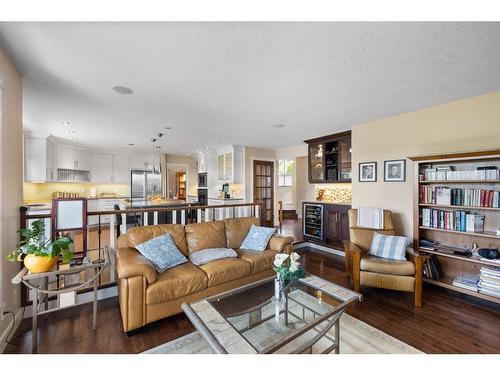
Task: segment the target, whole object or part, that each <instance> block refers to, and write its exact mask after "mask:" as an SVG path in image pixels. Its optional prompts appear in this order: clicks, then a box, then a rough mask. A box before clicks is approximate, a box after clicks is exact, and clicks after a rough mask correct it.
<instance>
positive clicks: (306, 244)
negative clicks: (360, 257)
mask: <svg viewBox="0 0 500 375" xmlns="http://www.w3.org/2000/svg"><path fill="white" fill-rule="evenodd" d="M303 247H312V248H314V249H317V250H321V251H324V252H326V253H330V254H334V255H338V256H341V257H343V256H345V253H344V252H343V251H340V250H336V249H332V248H331V247H326V246H322V245H319V244H316V243H313V242H301V243H298V244H296V245H293V248H294V249H301V248H303Z"/></svg>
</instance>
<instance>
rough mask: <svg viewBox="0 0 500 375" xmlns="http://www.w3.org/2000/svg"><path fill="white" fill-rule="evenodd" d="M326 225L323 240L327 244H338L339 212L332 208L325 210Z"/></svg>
mask: <svg viewBox="0 0 500 375" xmlns="http://www.w3.org/2000/svg"><path fill="white" fill-rule="evenodd" d="M325 216H326V218H325V219H326V220H325V221H326V225H325V238H326V240H327V241H328V242H339V240H340V226H339V212H338V211H337V210H335V209H332V207H328V208H327V210H326V215H325Z"/></svg>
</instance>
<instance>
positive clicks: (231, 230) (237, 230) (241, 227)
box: [224, 217, 259, 249]
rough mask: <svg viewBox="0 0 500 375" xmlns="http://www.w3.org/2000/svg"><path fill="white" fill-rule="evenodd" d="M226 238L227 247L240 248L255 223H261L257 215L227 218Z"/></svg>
mask: <svg viewBox="0 0 500 375" xmlns="http://www.w3.org/2000/svg"><path fill="white" fill-rule="evenodd" d="M224 222H225V223H226V239H227V247H229V248H230V249H238V248H239V247H240V246H241V243H242V242H243V240H244V239H245V237H246V236H247V234H248V231H249V230H250V227H251V226H252V224H253V225H259V219H258V218H256V217H242V218H237V219H226V220H224Z"/></svg>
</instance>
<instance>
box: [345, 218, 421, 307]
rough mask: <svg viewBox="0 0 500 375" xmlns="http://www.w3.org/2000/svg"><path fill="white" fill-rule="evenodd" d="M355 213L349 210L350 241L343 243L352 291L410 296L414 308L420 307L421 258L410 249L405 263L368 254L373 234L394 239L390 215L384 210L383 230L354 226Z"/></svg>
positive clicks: (355, 224)
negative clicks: (363, 289)
mask: <svg viewBox="0 0 500 375" xmlns="http://www.w3.org/2000/svg"><path fill="white" fill-rule="evenodd" d="M357 222H358V210H357V209H351V210H349V234H350V241H344V248H345V266H346V272H347V273H348V274H349V275H350V276H351V278H352V282H353V284H354V290H355V291H356V292H359V291H360V289H361V286H363V285H364V286H371V287H375V288H383V289H392V290H401V291H405V292H412V293H413V296H414V303H415V306H418V307H420V306H422V266H423V261H424V258H425V257H423V256H421V255H419V254H418V253H417V252H416V251H414V250H413V249H412V248H408V249H407V250H406V258H407V260H390V259H384V258H379V257H375V256H373V255H369V254H368V250H369V249H370V245H371V242H372V237H373V234H374V233H375V232H378V233H381V234H385V235H391V236H392V235H394V226H393V223H392V214H391V211H388V210H384V229H371V228H362V227H358V226H357Z"/></svg>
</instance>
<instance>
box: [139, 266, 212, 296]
mask: <svg viewBox="0 0 500 375" xmlns="http://www.w3.org/2000/svg"><path fill="white" fill-rule="evenodd" d="M207 283H208V277H207V275H206V274H205V272H203V271H202V270H201V269H199V268H198V267H196V266H195V265H194V264H192V263H191V262H187V263H184V264H181V265H179V266H176V267H174V268H170V269H168V270H166V271H165V272H163V273H161V274H158V277H157V279H156V282H155V283H154V284H151V285H149V286H148V288H147V290H146V304H148V305H150V304H154V303H160V302H165V301H170V300H173V299H176V298H179V297H184V296H186V295H188V294H192V293H195V292H198V291H200V290H203V289H206V288H207Z"/></svg>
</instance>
